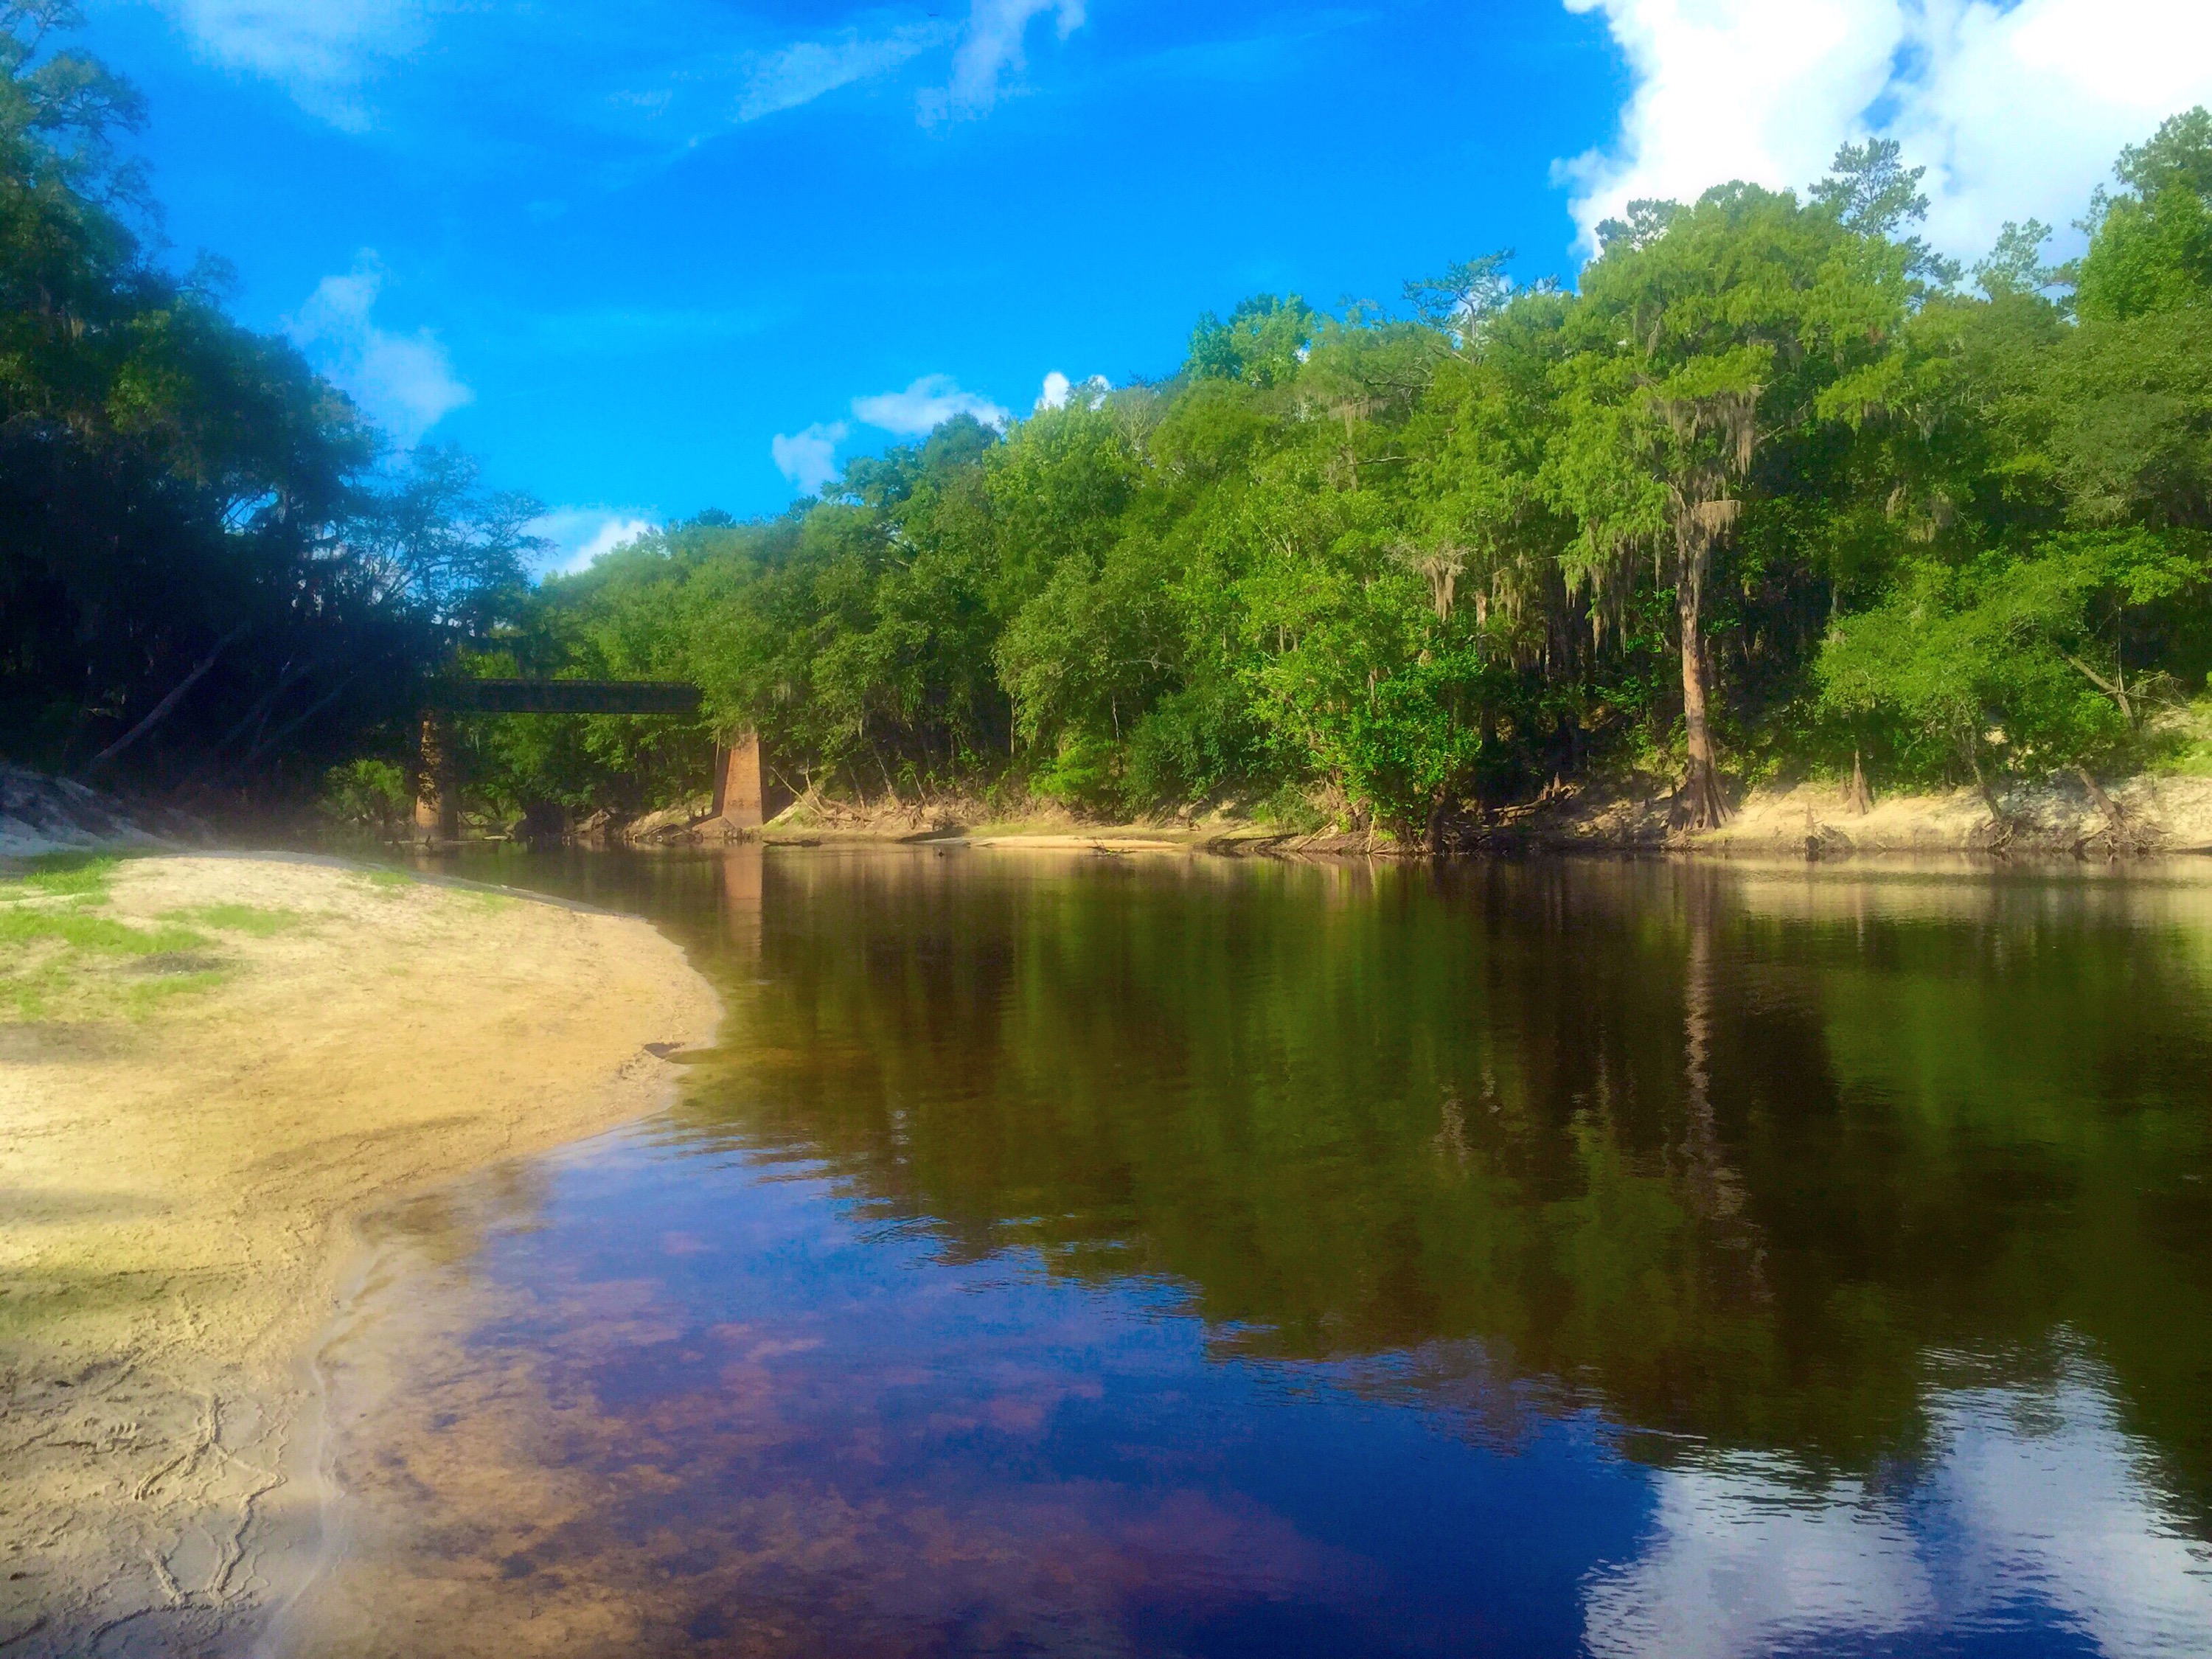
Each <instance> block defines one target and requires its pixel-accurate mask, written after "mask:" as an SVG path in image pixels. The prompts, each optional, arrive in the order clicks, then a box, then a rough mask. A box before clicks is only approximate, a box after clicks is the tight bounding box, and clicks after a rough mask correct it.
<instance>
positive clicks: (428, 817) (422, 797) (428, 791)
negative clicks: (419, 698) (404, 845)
mask: <svg viewBox="0 0 2212 1659" xmlns="http://www.w3.org/2000/svg"><path fill="white" fill-rule="evenodd" d="M460 838H461V791H460V784H459V780H458V779H457V778H455V776H454V775H453V733H452V732H451V731H450V730H449V729H448V728H447V725H446V720H445V717H444V716H443V715H442V714H437V713H436V712H435V711H433V712H430V713H427V714H424V715H423V716H422V754H421V757H420V759H419V760H418V761H417V763H416V769H415V839H416V841H418V842H422V844H423V845H424V846H426V847H428V846H435V844H437V843H438V842H454V841H459V839H460Z"/></svg>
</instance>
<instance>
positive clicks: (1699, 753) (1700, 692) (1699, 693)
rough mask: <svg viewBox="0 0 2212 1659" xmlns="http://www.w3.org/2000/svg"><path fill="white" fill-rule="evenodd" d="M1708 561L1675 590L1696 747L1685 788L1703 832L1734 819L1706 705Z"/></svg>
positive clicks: (1689, 728)
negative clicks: (1722, 777)
mask: <svg viewBox="0 0 2212 1659" xmlns="http://www.w3.org/2000/svg"><path fill="white" fill-rule="evenodd" d="M1702 563H1703V561H1702V560H1699V561H1697V562H1695V563H1693V564H1692V565H1691V568H1687V569H1686V570H1684V571H1683V572H1682V576H1681V585H1680V586H1679V587H1678V588H1676V590H1675V608H1676V609H1677V610H1678V611H1680V615H1681V621H1682V725H1683V728H1684V730H1685V732H1686V733H1687V736H1688V738H1689V750H1690V764H1689V770H1688V773H1687V774H1686V775H1685V777H1684V778H1683V780H1682V788H1683V792H1684V793H1686V794H1687V795H1688V796H1689V798H1690V822H1691V823H1692V825H1693V826H1695V827H1696V828H1698V829H1718V828H1720V826H1721V825H1723V824H1724V823H1727V822H1728V821H1729V805H1728V801H1727V799H1726V798H1725V797H1723V795H1722V793H1721V775H1720V769H1719V767H1718V766H1717V764H1716V763H1715V761H1714V757H1713V732H1712V726H1711V720H1709V718H1708V716H1707V714H1706V708H1705V684H1706V675H1705V623H1704V611H1705V572H1704V571H1703V570H1702V569H1700V568H1697V565H1699V564H1702Z"/></svg>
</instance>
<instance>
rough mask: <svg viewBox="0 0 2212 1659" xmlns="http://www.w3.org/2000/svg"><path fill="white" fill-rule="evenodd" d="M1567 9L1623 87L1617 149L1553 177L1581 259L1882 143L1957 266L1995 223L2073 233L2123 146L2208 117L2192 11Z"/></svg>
mask: <svg viewBox="0 0 2212 1659" xmlns="http://www.w3.org/2000/svg"><path fill="white" fill-rule="evenodd" d="M1565 5H1566V7H1567V9H1569V10H1571V11H1596V12H1601V13H1602V14H1603V15H1604V16H1605V18H1606V21H1607V27H1609V28H1610V29H1611V31H1612V33H1613V40H1614V41H1615V42H1616V43H1617V44H1618V45H1619V46H1620V50H1621V52H1622V54H1623V55H1624V56H1625V57H1626V58H1627V60H1628V65H1629V69H1630V70H1631V72H1632V75H1633V76H1634V77H1635V83H1636V89H1635V91H1634V93H1633V94H1632V95H1631V97H1630V100H1629V102H1628V104H1627V106H1626V108H1625V109H1624V110H1623V111H1622V112H1621V124H1620V137H1619V140H1618V142H1617V143H1615V144H1614V146H1613V148H1612V149H1609V150H1606V151H1595V150H1593V151H1591V152H1589V154H1587V155H1582V156H1578V157H1577V158H1576V159H1574V160H1573V161H1567V162H1563V163H1561V164H1560V166H1559V174H1560V176H1561V177H1562V178H1563V179H1565V181H1567V182H1569V183H1571V185H1573V186H1574V198H1573V211H1574V216H1575V222H1576V223H1577V225H1578V226H1579V227H1580V228H1581V230H1582V233H1583V245H1584V246H1585V247H1586V248H1590V247H1594V246H1595V230H1596V226H1597V223H1598V221H1600V220H1601V219H1603V218H1605V217H1607V216H1609V215H1612V214H1614V213H1617V212H1618V211H1619V210H1620V208H1621V206H1622V205H1623V204H1626V203H1627V202H1628V201H1630V200H1632V199H1633V198H1636V197H1662V198H1674V199H1676V200H1685V201H1686V200H1690V199H1692V198H1694V197H1696V196H1698V195H1699V193H1700V192H1702V191H1705V189H1706V188H1708V187H1709V186H1711V185H1716V184H1720V183H1723V182H1725V181H1726V180H1728V179H1749V180H1751V181H1752V182H1753V183H1756V184H1763V185H1773V186H1782V185H1796V186H1798V187H1800V188H1802V186H1804V185H1807V184H1808V183H1809V182H1811V181H1812V180H1813V179H1817V178H1819V177H1820V175H1821V174H1822V173H1825V172H1826V168H1827V165H1828V162H1829V160H1830V158H1831V157H1832V156H1833V155H1834V154H1835V150H1836V147H1837V145H1838V144H1839V143H1844V141H1846V140H1856V139H1859V138H1863V137H1868V136H1879V137H1893V138H1895V139H1897V140H1898V141H1899V143H1900V144H1901V145H1902V146H1903V148H1904V151H1905V159H1906V160H1907V161H1908V162H1910V163H1911V164H1913V165H1918V166H1925V167H1927V169H1928V176H1927V178H1926V179H1925V180H1924V181H1923V186H1924V188H1925V189H1926V190H1927V192H1928V195H1929V198H1930V201H1931V204H1932V206H1931V211H1930V213H1929V222H1928V227H1927V232H1928V235H1929V240H1932V241H1933V242H1935V244H1936V246H1938V247H1940V248H1942V249H1943V250H1945V251H1946V252H1952V253H1955V254H1959V255H1961V256H1965V257H1969V258H1971V257H1973V256H1977V255H1978V254H1980V253H1982V252H1985V251H1986V250H1987V249H1988V247H1989V246H1990V243H1991V242H1992V241H1993V240H1995V239H1996V232H1997V228H1998V227H1999V225H2000V224H2001V223H2002V222H2003V221H2004V220H2007V219H2025V218H2028V217H2031V216H2033V217H2036V218H2040V219H2043V220H2045V221H2046V222H2050V223H2052V224H2057V225H2065V224H2068V223H2070V222H2072V221H2073V220H2074V219H2075V218H2076V217H2078V216H2080V215H2081V211H2082V210H2083V209H2084V208H2085V206H2086V205H2087V198H2088V195H2089V192H2090V191H2091V189H2092V188H2093V186H2094V185H2096V184H2097V183H2098V181H2099V180H2100V179H2103V178H2105V177H2106V175H2107V174H2108V173H2109V172H2110V170H2111V167H2112V161H2113V158H2114V156H2115V155H2117V154H2118V150H2119V148H2120V146H2121V145H2123V144H2125V143H2136V142H2139V141H2140V140H2142V138H2144V137H2148V135H2149V134H2150V132H2151V131H2153V130H2154V128H2155V127H2156V126H2157V125H2158V123H2159V122H2160V120H2161V119H2163V118H2165V117H2166V116H2168V115H2171V114H2172V113H2174V112H2177V111H2179V110H2182V109H2185V108H2187V107H2189V106H2191V105H2192V104H2197V103H2206V102H2212V5H2207V4H2205V3H2204V0H2016V3H2013V4H2010V5H2002V4H1998V3H1992V0H1790V3H1788V4H1778V3H1776V0H1565Z"/></svg>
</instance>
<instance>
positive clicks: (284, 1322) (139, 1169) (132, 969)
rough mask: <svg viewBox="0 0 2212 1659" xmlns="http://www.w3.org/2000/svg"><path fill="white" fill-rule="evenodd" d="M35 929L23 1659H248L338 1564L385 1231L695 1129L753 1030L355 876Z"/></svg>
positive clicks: (22, 1297) (34, 901) (615, 930)
mask: <svg viewBox="0 0 2212 1659" xmlns="http://www.w3.org/2000/svg"><path fill="white" fill-rule="evenodd" d="M7 910H8V914H9V915H10V916H12V917H15V918H16V920H17V923H18V927H17V935H16V936H15V937H14V938H11V939H10V940H9V943H8V945H6V946H5V947H4V948H5V949H7V950H8V951H10V952H12V953H13V960H12V961H9V962H8V963H6V964H5V965H6V966H7V967H8V969H9V973H8V976H7V978H6V980H5V984H6V986H7V987H8V988H9V989H11V990H12V991H13V992H14V993H15V995H16V997H17V999H18V1003H19V1006H18V1007H17V1008H16V1009H15V1010H14V1011H12V1012H14V1013H15V1015H16V1018H15V1021H14V1023H12V1024H5V1025H0V1043H4V1048H5V1057H6V1059H7V1060H9V1065H8V1066H7V1067H6V1068H5V1071H4V1073H0V1189H4V1190H5V1192H6V1194H7V1197H8V1198H9V1205H8V1207H7V1210H6V1212H4V1215H0V1263H3V1264H4V1267H0V1375H4V1376H5V1377H6V1380H7V1383H8V1391H9V1402H10V1403H9V1410H8V1412H7V1413H6V1415H5V1418H4V1419H0V1422H4V1435H5V1437H4V1442H0V1556H4V1557H5V1573H4V1576H0V1647H4V1648H5V1649H6V1650H8V1651H9V1653H10V1654H11V1655H13V1654H29V1655H42V1656H43V1655H53V1656H60V1655H66V1654H76V1653H82V1652H86V1651H88V1650H91V1649H92V1647H93V1645H94V1643H95V1642H97V1643H98V1644H100V1651H102V1652H123V1653H131V1652H145V1653H154V1652H160V1653H165V1654H167V1653H209V1654H213V1653H233V1652H238V1651H243V1650H248V1649H250V1648H252V1646H253V1645H254V1638H255V1636H256V1634H257V1633H258V1632H260V1631H261V1630H262V1629H263V1628H264V1626H266V1624H267V1623H268V1621H269V1620H270V1617H271V1615H273V1614H274V1613H276V1611H277V1610H278V1609H279V1608H280V1607H282V1606H283V1604H284V1602H285V1601H288V1600H289V1598H290V1596H291V1595H293V1594H294V1593H295V1592H296V1591H297V1589H299V1588H300V1586H301V1584H303V1583H306V1582H307V1577H308V1575H309V1574H311V1573H312V1571H313V1568H314V1565H315V1562H316V1560H317V1559H319V1544H318V1542H317V1540H318V1539H319V1529H320V1528H321V1526H322V1524H323V1507H324V1498H325V1492H324V1491H323V1489H322V1478H321V1465H322V1463H323V1462H324V1461H325V1459H324V1452H325V1441H324V1432H323V1431H324V1428H325V1425H323V1424H322V1423H321V1422H320V1420H319V1413H320V1408H321V1400H320V1397H319V1379H318V1377H317V1376H316V1373H315V1370H314V1363H315V1358H314V1356H315V1346H316V1344H317V1342H318V1341H319V1339H320V1334H321V1333H322V1332H323V1331H324V1330H325V1328H326V1327H327V1325H328V1323H329V1321H330V1318H331V1314H332V1312H333V1310H334V1308H335V1306H336V1305H337V1300H338V1299H339V1298H340V1297H341V1296H342V1294H343V1285H344V1280H345V1275H346V1274H347V1273H349V1272H358V1271H359V1270H360V1267H361V1264H362V1261H363V1260H364V1256H363V1254H362V1253H363V1251H364V1249H365V1248H366V1241H365V1240H364V1239H363V1238H362V1236H361V1234H360V1232H359V1231H358V1225H357V1224H358V1221H359V1218H361V1217H362V1216H363V1215H364V1214H366V1213H368V1212H370V1211H372V1210H374V1209H377V1208H380V1207H383V1206H388V1205H390V1204H392V1203H393V1202H394V1201H398V1200H404V1199H405V1198H406V1197H407V1196H408V1195H409V1194H416V1193H422V1192H426V1191H429V1190H433V1189H435V1188H437V1187H438V1186H440V1185H441V1184H442V1183H444V1182H449V1181H450V1180H452V1179H453V1178H454V1177H456V1176H461V1175H465V1174H466V1173H468V1172H470V1171H471V1170H481V1169H484V1168H486V1167H489V1166H495V1165H498V1164H501V1163H503V1162H505V1161H507V1160H510V1159H513V1158H521V1157H526V1156H527V1155H529V1154H532V1153H534V1152H540V1151H544V1150H547V1149H550V1148H551V1147H553V1146H560V1145H562V1144H565V1143H567V1142H569V1141H572V1140H575V1139H581V1138H583V1137H585V1136H587V1135H590V1134H592V1133H598V1132H599V1131H602V1130H605V1129H607V1128H611V1127H615V1126H617V1125H618V1124H620V1123H623V1122H625V1121H631V1120H634V1119H635V1118H637V1117H639V1116H641V1115H646V1114H647V1113H649V1112H651V1111H653V1109H657V1108H659V1107H660V1106H662V1105H664V1104H665V1103H666V1101H667V1100H668V1099H669V1098H670V1097H671V1094H672V1092H673V1090H674V1086H675V1079H676V1073H675V1070H674V1067H673V1066H671V1065H670V1064H669V1063H668V1061H667V1060H665V1059H664V1058H662V1054H664V1053H665V1051H666V1049H667V1048H669V1047H678V1048H682V1047H692V1046H696V1045H697V1044H699V1043H701V1042H705V1041H707V1040H708V1039H709V1038H710V1037H711V1036H712V1035H713V1033H714V1029H715V1027H716V1026H717V1024H719V1022H720V1017H721V1011H720V1005H719V1002H718V1000H717V999H716V998H715V996H714V993H713V991H712V990H711V988H709V987H708V984H707V982H706V981H705V980H704V979H703V978H702V977H701V976H700V975H698V974H697V973H696V970H695V969H692V968H691V967H690V964H689V963H688V962H686V961H685V960H684V955H683V952H682V951H681V950H680V949H679V948H678V946H677V945H675V944H674V943H673V942H672V941H671V940H670V939H666V938H665V936H663V935H662V934H661V933H659V932H658V931H657V930H655V929H653V927H651V925H650V924H648V923H647V922H646V921H642V920H641V919H637V918H632V917H624V916H618V915H610V914H605V913H600V912H595V911H592V910H589V909H587V908H583V907H570V906H564V905H561V904H559V903H557V902H550V903H549V902H536V901H535V900H534V899H533V898H532V897H531V896H526V895H520V894H508V893H503V892H498V891H491V890H483V889H480V888H475V887H473V886H471V885H465V884H445V883H438V882H421V881H416V880H413V879H411V878H407V877H404V876H401V875H398V874H397V873H396V872H372V871H368V870H366V869H361V868H356V867H349V866H343V865H340V864H337V863H336V862H334V861H329V860H306V859H299V858H285V857H283V856H272V857H258V856H255V855H252V854H216V855H211V856H181V857H179V856H153V857H146V858H137V859H131V860H127V861H125V862H124V863H122V864H121V865H119V866H117V867H116V868H114V870H113V871H112V872H108V873H106V874H105V875H102V876H100V878H98V890H96V891H92V890H78V891H74V892H68V893H61V894H55V895H48V894H42V893H40V892H37V891H32V892H28V893H26V892H23V891H21V890H16V891H14V892H12V893H11V894H10V895H9V898H8V900H7ZM25 921H28V922H29V924H30V927H29V933H28V935H27V936H28V938H29V942H28V943H24V942H23V939H24V938H25V937H26V934H25V927H24V923H25ZM40 928H44V929H45V930H46V933H53V934H56V935H57V936H58V933H59V932H63V931H68V930H71V929H74V930H75V934H76V936H77V937H81V938H82V939H86V940H89V941H90V942H91V944H90V945H88V948H87V949H85V950H82V951H76V952H75V953H74V954H71V953H70V951H69V949H67V948H66V947H65V946H64V945H61V944H58V943H57V942H56V939H54V938H48V937H45V936H44V935H42V934H41V933H40V931H39V930H40ZM103 941H104V944H103ZM155 945H159V946H161V947H162V948H160V949H155V948H153V947H154V946H155ZM94 947H98V948H94ZM99 949H105V950H106V951H107V952H108V955H106V956H101V955H100V954H99ZM133 951H135V952H137V954H136V955H135V956H133V955H131V952H133ZM155 993H159V994H158V995H155ZM34 994H36V995H37V996H40V997H43V998H44V999H45V1000H46V1005H48V1006H42V1007H40V1009H38V1010H37V1011H35V1012H31V1013H29V1014H27V1013H26V1009H27V1006H28V1004H27V1002H25V1001H24V1000H25V999H28V998H31V997H33V995H34ZM648 1044H651V1045H653V1046H652V1048H650V1049H649V1048H647V1045H648Z"/></svg>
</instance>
